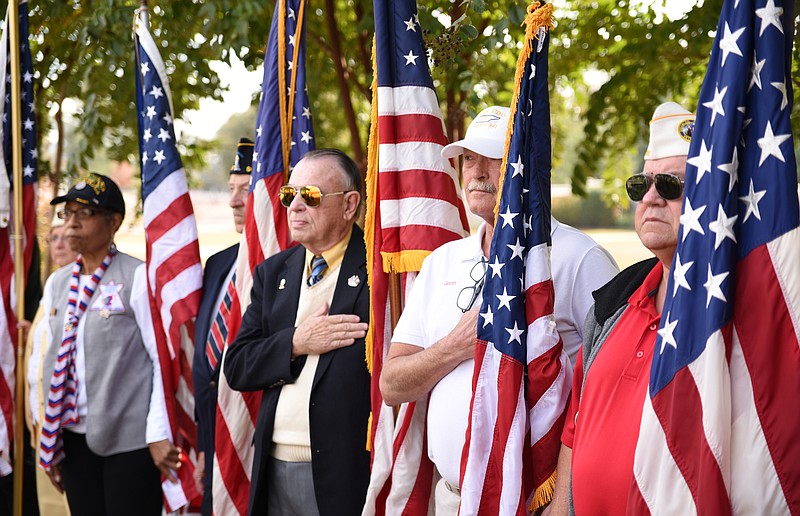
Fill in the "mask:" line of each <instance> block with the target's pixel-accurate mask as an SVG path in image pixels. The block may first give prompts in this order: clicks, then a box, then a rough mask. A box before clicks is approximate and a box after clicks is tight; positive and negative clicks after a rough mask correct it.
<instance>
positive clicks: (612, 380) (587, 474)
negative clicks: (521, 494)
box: [562, 263, 663, 515]
mask: <svg viewBox="0 0 800 516" xmlns="http://www.w3.org/2000/svg"><path fill="white" fill-rule="evenodd" d="M662 271H663V267H662V265H661V263H659V264H657V265H656V266H655V267H654V268H653V270H652V271H650V274H648V276H647V277H646V278H645V280H644V282H643V283H642V285H641V287H639V289H638V290H636V292H634V293H633V294H632V295H631V297H630V298H629V300H628V303H629V304H630V306H629V308H628V309H627V310H626V311H625V313H624V314H623V315H622V317H621V318H620V319H619V321H618V322H617V324H616V326H615V327H614V329H613V330H612V331H611V334H610V335H609V336H608V339H607V340H606V342H605V343H604V344H603V347H602V348H601V349H600V351H599V352H598V353H597V357H596V358H595V360H594V362H593V363H592V365H591V368H590V369H589V373H588V375H587V376H586V384H585V385H584V386H583V393H582V394H581V392H580V391H581V383H582V380H583V365H582V364H583V359H582V353H581V354H579V356H578V360H577V364H576V368H575V376H574V381H573V398H572V404H571V407H570V410H569V414H568V416H567V422H566V424H565V427H564V433H563V435H562V442H563V443H564V445H566V446H568V447H570V448H572V490H573V498H574V504H575V513H576V514H578V515H580V514H592V515H604V514H615V515H616V514H625V512H626V507H627V499H628V491H629V490H630V487H631V485H632V482H633V457H634V453H635V451H636V442H637V440H638V438H639V426H640V423H641V419H642V407H643V404H644V397H645V395H646V394H647V389H648V385H649V382H650V364H651V363H652V361H653V349H654V347H655V341H656V334H657V331H658V325H659V321H660V319H661V316H660V315H659V314H658V313H657V312H656V306H655V294H656V291H657V289H658V284H659V282H660V281H661V277H662Z"/></svg>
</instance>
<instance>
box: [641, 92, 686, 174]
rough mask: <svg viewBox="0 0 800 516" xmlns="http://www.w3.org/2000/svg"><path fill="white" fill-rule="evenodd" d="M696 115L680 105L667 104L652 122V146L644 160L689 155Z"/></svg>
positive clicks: (657, 110) (662, 105)
mask: <svg viewBox="0 0 800 516" xmlns="http://www.w3.org/2000/svg"><path fill="white" fill-rule="evenodd" d="M694 119H695V115H694V113H692V112H691V111H689V110H687V109H686V108H684V107H683V106H681V105H680V104H677V103H675V102H665V103H664V104H661V105H660V106H658V107H657V108H656V112H655V113H653V119H652V120H650V144H649V145H648V146H647V151H646V152H645V153H644V159H645V160H649V159H661V158H669V157H671V156H686V155H688V154H689V144H690V143H691V142H692V133H693V132H694Z"/></svg>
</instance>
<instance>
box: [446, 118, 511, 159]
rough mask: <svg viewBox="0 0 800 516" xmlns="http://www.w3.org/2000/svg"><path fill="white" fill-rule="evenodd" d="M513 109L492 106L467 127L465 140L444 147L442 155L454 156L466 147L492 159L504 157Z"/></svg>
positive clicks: (461, 152) (462, 151)
mask: <svg viewBox="0 0 800 516" xmlns="http://www.w3.org/2000/svg"><path fill="white" fill-rule="evenodd" d="M510 113H511V110H510V109H509V108H507V107H503V106H490V107H488V108H486V109H484V110H483V111H481V112H480V113H478V116H476V117H475V119H474V120H473V121H472V123H471V124H469V127H467V134H465V135H464V139H463V140H458V141H455V142H453V143H451V144H450V145H446V146H445V147H444V148H443V149H442V157H444V158H454V157H456V156H458V155H460V154H463V153H464V149H469V150H471V151H472V152H475V153H477V154H480V155H481V156H486V157H487V158H491V159H503V153H504V151H505V147H506V129H508V121H509V116H510Z"/></svg>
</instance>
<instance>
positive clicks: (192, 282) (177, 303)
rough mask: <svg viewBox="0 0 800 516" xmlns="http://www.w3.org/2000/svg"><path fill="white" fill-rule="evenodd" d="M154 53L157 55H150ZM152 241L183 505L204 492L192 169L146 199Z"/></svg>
mask: <svg viewBox="0 0 800 516" xmlns="http://www.w3.org/2000/svg"><path fill="white" fill-rule="evenodd" d="M150 55H151V56H152V55H153V54H150ZM143 217H144V229H145V239H146V242H147V246H146V251H147V288H148V294H149V297H150V308H151V312H152V318H153V328H154V330H155V336H156V343H157V345H158V356H159V361H160V364H161V376H162V381H163V384H164V394H165V396H164V397H165V401H166V405H167V413H168V416H169V423H170V424H169V430H170V433H171V436H170V438H171V440H172V442H173V443H175V444H176V445H177V446H179V447H181V448H182V449H183V450H184V451H185V453H183V454H182V457H181V463H182V467H181V468H180V469H179V470H178V472H177V473H178V476H179V479H180V485H181V492H182V494H183V496H182V497H178V498H171V497H168V498H165V499H166V500H167V502H168V503H167V505H169V509H170V510H173V511H174V510H177V509H178V508H180V507H182V506H183V505H186V504H187V503H189V501H191V500H192V499H194V498H196V497H197V496H198V492H197V489H196V487H195V484H194V480H193V478H192V470H193V469H194V468H193V465H192V463H191V460H190V458H189V456H188V453H189V452H190V451H191V450H195V449H196V447H197V431H196V428H195V425H194V396H193V394H192V392H193V390H192V370H191V360H190V358H189V357H192V356H193V355H194V345H193V337H194V318H195V317H196V316H197V309H198V307H199V305H200V296H201V289H202V286H203V279H202V278H203V268H202V265H201V263H200V248H199V245H198V242H197V223H196V221H195V217H194V209H193V207H192V202H191V199H190V198H189V191H188V186H187V183H186V174H185V172H184V170H183V168H180V169H178V170H176V171H175V172H173V173H172V174H170V175H169V176H167V177H166V178H165V179H164V180H163V181H162V182H161V184H160V185H158V187H157V188H156V189H155V190H153V191H152V192H151V193H150V194H149V195H148V196H147V198H146V199H145V201H144V203H143Z"/></svg>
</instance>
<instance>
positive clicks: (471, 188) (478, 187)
mask: <svg viewBox="0 0 800 516" xmlns="http://www.w3.org/2000/svg"><path fill="white" fill-rule="evenodd" d="M467 191H468V192H486V193H489V194H496V193H497V187H496V186H494V185H493V184H492V183H491V182H489V181H481V180H480V179H473V180H472V181H470V182H469V184H468V185H467Z"/></svg>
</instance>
